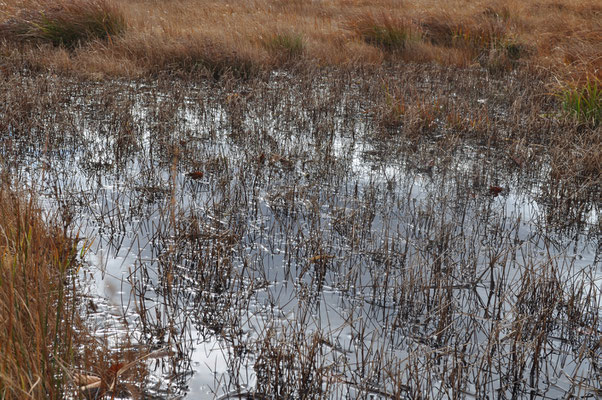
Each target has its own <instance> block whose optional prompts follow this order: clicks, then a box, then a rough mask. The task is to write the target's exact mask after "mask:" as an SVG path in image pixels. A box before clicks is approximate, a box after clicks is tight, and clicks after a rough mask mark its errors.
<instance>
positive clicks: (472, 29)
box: [0, 0, 602, 80]
mask: <svg viewBox="0 0 602 400" xmlns="http://www.w3.org/2000/svg"><path fill="white" fill-rule="evenodd" d="M53 3H55V2H51V1H48V0H37V1H32V0H28V1H26V0H2V1H1V2H0V4H2V8H3V10H4V11H1V12H0V26H4V27H5V29H6V27H7V24H8V25H10V24H11V23H12V24H13V25H14V23H15V19H18V18H19V15H23V12H24V11H23V10H26V12H28V13H31V12H33V11H36V10H39V9H40V8H42V9H44V8H45V7H46V8H48V7H50V8H52V7H51V6H49V5H48V4H53ZM90 3H102V4H104V5H105V7H108V8H109V9H111V10H113V9H118V11H115V13H117V14H119V16H120V17H121V16H123V18H124V23H125V25H126V26H127V28H126V30H125V31H124V32H123V33H122V34H120V35H117V36H116V37H113V36H110V40H106V38H102V37H101V38H99V39H95V40H88V41H87V42H86V43H82V45H81V46H80V47H78V48H76V49H74V50H73V51H70V52H65V51H64V50H62V49H60V48H52V49H48V48H42V49H41V50H40V48H39V46H38V47H36V48H35V50H31V49H26V48H23V47H22V48H21V50H20V53H19V54H20V55H21V56H23V55H25V56H26V57H25V58H26V59H28V62H29V63H31V65H33V66H37V67H41V68H48V69H54V70H59V71H65V70H67V71H76V72H84V73H86V74H97V75H118V76H124V75H125V76H140V75H144V74H147V73H152V72H157V71H198V70H201V69H204V70H210V71H213V72H215V71H222V70H227V69H232V70H234V71H235V72H242V73H243V74H246V73H248V72H250V71H252V70H253V69H264V68H274V67H279V66H281V65H284V64H285V63H288V62H290V59H291V57H289V56H290V55H291V49H290V45H294V46H295V50H293V51H292V53H293V54H294V58H296V59H300V60H298V61H301V62H300V63H299V64H301V65H308V64H309V65H318V66H333V65H334V66H348V65H373V64H379V63H381V62H382V61H383V60H389V61H392V62H408V61H413V62H437V63H441V64H443V65H454V66H469V65H472V64H475V63H480V64H481V65H484V66H486V67H488V68H493V69H494V70H497V71H507V70H510V69H512V68H514V67H516V66H517V65H518V64H520V63H524V62H529V63H534V64H535V65H538V66H541V67H544V68H549V69H550V70H551V71H552V73H553V74H555V75H557V76H562V77H564V78H567V77H570V78H571V79H573V80H580V79H584V78H586V77H590V78H592V77H594V78H598V79H600V78H602V76H601V74H602V72H600V71H602V68H601V67H602V57H600V54H602V47H601V46H602V45H601V44H600V43H602V22H601V21H602V6H601V5H600V3H599V2H598V1H596V0H576V1H566V0H564V1H558V0H556V1H554V0H541V1H538V2H520V1H516V0H511V1H506V2H501V1H495V0H477V1H472V2H465V1H460V0H451V1H448V2H440V1H435V0H420V1H417V2H402V1H398V0H375V1H361V0H334V1H312V2H302V1H282V0H255V1H243V0H227V1H217V0H213V1H211V0H209V1H200V0H177V1H169V2H164V1H156V0H132V1H117V0H106V1H104V0H102V1H101V0H77V1H75V2H74V4H79V6H80V7H82V8H86V7H88V8H89V4H90ZM72 7H73V6H72ZM115 7H116V8H115ZM283 34H285V35H288V39H287V38H286V37H285V38H284V41H283V40H282V35H283ZM291 35H292V36H291ZM291 37H292V38H293V39H294V40H293V41H292V42H291V41H290V40H289V39H290V38H291ZM5 38H6V39H8V44H5V45H4V47H3V50H2V53H4V55H5V58H9V57H8V55H7V54H12V53H10V51H9V49H10V48H11V46H13V45H14V44H12V43H13V42H14V41H15V40H17V39H19V36H18V35H16V34H14V35H12V36H11V35H8V36H7V35H5ZM274 38H276V44H274V40H275V39H274ZM287 41H288V43H287ZM300 43H301V44H302V45H300ZM266 44H267V45H266ZM282 47H284V49H282ZM287 47H288V48H287ZM275 49H276V51H275ZM300 49H302V51H299V50H300ZM0 54H1V53H0ZM525 60H527V61H525ZM0 62H1V61H0Z"/></svg>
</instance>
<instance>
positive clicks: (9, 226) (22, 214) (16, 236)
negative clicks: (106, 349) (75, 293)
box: [0, 186, 76, 399]
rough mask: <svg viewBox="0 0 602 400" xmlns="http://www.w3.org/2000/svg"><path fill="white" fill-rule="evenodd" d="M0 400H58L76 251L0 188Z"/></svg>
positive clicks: (68, 347)
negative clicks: (28, 399)
mask: <svg viewBox="0 0 602 400" xmlns="http://www.w3.org/2000/svg"><path fill="white" fill-rule="evenodd" d="M0 209H2V213H1V214H0V228H1V231H2V235H0V255H1V257H0V349H2V351H0V397H1V398H3V399H23V398H36V399H42V398H44V399H62V398H63V394H64V390H65V385H66V383H67V382H66V380H65V378H64V372H63V371H62V369H61V367H60V365H59V364H57V361H56V360H60V359H63V360H65V359H68V357H69V354H71V352H72V348H73V347H74V341H75V340H76V339H75V338H74V337H73V336H72V328H71V327H72V322H73V321H72V320H73V314H72V310H73V308H72V302H71V301H70V300H69V299H70V298H72V297H71V296H70V292H71V291H70V287H69V285H68V283H67V279H66V278H67V274H68V271H69V269H70V268H71V267H72V266H73V260H74V256H75V251H76V248H75V246H74V243H73V241H72V240H70V239H69V238H67V237H66V236H65V235H64V233H63V231H62V230H60V229H58V228H50V227H47V226H46V225H45V224H44V222H43V221H42V219H41V217H40V212H39V210H38V209H36V207H35V206H34V205H33V203H32V201H31V200H29V201H26V200H24V199H22V198H20V196H19V195H18V194H15V193H14V192H12V191H10V190H8V189H7V188H6V187H5V186H3V187H0Z"/></svg>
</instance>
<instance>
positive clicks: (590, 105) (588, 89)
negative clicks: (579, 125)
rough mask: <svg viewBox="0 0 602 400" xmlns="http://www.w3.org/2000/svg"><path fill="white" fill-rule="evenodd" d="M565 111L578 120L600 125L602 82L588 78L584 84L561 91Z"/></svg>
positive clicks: (601, 119)
mask: <svg viewBox="0 0 602 400" xmlns="http://www.w3.org/2000/svg"><path fill="white" fill-rule="evenodd" d="M560 96H561V98H562V107H563V109H564V111H565V112H566V113H567V114H568V115H570V116H572V117H573V118H574V119H576V120H577V121H581V122H584V123H587V124H591V125H593V126H598V125H599V124H600V121H602V84H600V82H599V81H597V80H588V81H587V82H586V83H585V84H584V85H582V86H572V87H567V88H565V89H564V90H563V91H562V93H561V95H560Z"/></svg>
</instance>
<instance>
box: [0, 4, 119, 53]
mask: <svg viewBox="0 0 602 400" xmlns="http://www.w3.org/2000/svg"><path fill="white" fill-rule="evenodd" d="M124 30H125V19H124V17H123V15H122V14H121V13H120V11H119V10H118V8H117V7H116V6H115V5H114V4H113V3H110V2H108V1H106V0H75V1H65V0H60V1H44V0H42V1H39V2H33V3H31V4H29V6H28V7H27V8H24V9H22V10H21V11H20V12H19V13H17V14H16V15H15V16H14V17H13V18H11V19H9V20H8V21H6V22H5V23H4V24H2V25H1V26H0V37H2V36H4V37H8V38H13V39H16V40H18V41H34V42H49V43H52V44H53V45H55V46H59V45H63V46H65V47H68V48H74V47H76V46H78V45H80V44H82V43H84V42H87V41H90V40H94V39H101V40H107V39H108V40H110V39H111V37H113V36H117V35H119V34H121V33H122V32H123V31H124Z"/></svg>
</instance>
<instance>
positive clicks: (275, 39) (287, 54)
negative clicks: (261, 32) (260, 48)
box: [263, 32, 305, 60]
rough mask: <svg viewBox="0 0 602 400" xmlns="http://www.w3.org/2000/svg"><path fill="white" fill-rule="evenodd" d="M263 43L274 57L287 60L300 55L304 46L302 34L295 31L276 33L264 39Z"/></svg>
mask: <svg viewBox="0 0 602 400" xmlns="http://www.w3.org/2000/svg"><path fill="white" fill-rule="evenodd" d="M263 45H264V46H265V48H266V49H268V51H270V52H271V53H272V54H274V55H275V56H276V57H278V58H284V59H287V60H290V59H294V58H297V57H299V56H301V55H302V54H303V51H304V48H305V43H304V42H303V36H301V35H300V34H298V33H295V32H280V33H276V34H274V35H272V36H270V37H268V38H267V39H265V40H264V41H263Z"/></svg>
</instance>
